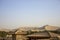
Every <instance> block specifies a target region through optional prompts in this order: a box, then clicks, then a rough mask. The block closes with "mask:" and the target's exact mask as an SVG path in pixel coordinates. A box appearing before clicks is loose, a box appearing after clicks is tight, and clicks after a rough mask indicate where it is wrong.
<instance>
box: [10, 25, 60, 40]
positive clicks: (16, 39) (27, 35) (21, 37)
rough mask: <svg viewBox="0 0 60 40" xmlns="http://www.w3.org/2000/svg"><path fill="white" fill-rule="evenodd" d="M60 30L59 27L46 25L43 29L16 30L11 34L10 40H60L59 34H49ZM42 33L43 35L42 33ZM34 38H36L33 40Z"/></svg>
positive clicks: (27, 28)
mask: <svg viewBox="0 0 60 40" xmlns="http://www.w3.org/2000/svg"><path fill="white" fill-rule="evenodd" d="M57 29H60V28H59V27H55V26H49V25H46V26H44V27H43V28H29V27H26V28H25V27H23V28H18V29H17V30H16V31H14V32H13V33H11V35H12V40H40V39H41V40H43V39H45V40H55V39H56V40H57V39H58V40H60V34H57V33H54V32H50V31H56V30H57ZM42 32H43V33H42ZM35 37H36V38H35Z"/></svg>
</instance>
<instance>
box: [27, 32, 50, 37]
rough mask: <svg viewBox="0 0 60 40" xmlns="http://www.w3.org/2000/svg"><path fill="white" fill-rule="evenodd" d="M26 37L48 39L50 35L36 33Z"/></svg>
mask: <svg viewBox="0 0 60 40" xmlns="http://www.w3.org/2000/svg"><path fill="white" fill-rule="evenodd" d="M27 37H40V38H41V37H50V34H49V33H48V32H38V33H33V34H30V35H27Z"/></svg>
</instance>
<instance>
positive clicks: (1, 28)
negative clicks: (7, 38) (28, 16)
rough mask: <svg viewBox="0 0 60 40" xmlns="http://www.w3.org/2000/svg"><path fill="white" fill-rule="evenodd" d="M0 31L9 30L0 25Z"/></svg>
mask: <svg viewBox="0 0 60 40" xmlns="http://www.w3.org/2000/svg"><path fill="white" fill-rule="evenodd" d="M0 31H5V32H9V31H10V29H6V28H3V27H0Z"/></svg>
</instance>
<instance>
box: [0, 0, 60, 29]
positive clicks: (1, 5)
mask: <svg viewBox="0 0 60 40" xmlns="http://www.w3.org/2000/svg"><path fill="white" fill-rule="evenodd" d="M46 24H48V25H55V26H60V0H0V27H4V28H18V27H20V26H42V25H46Z"/></svg>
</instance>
